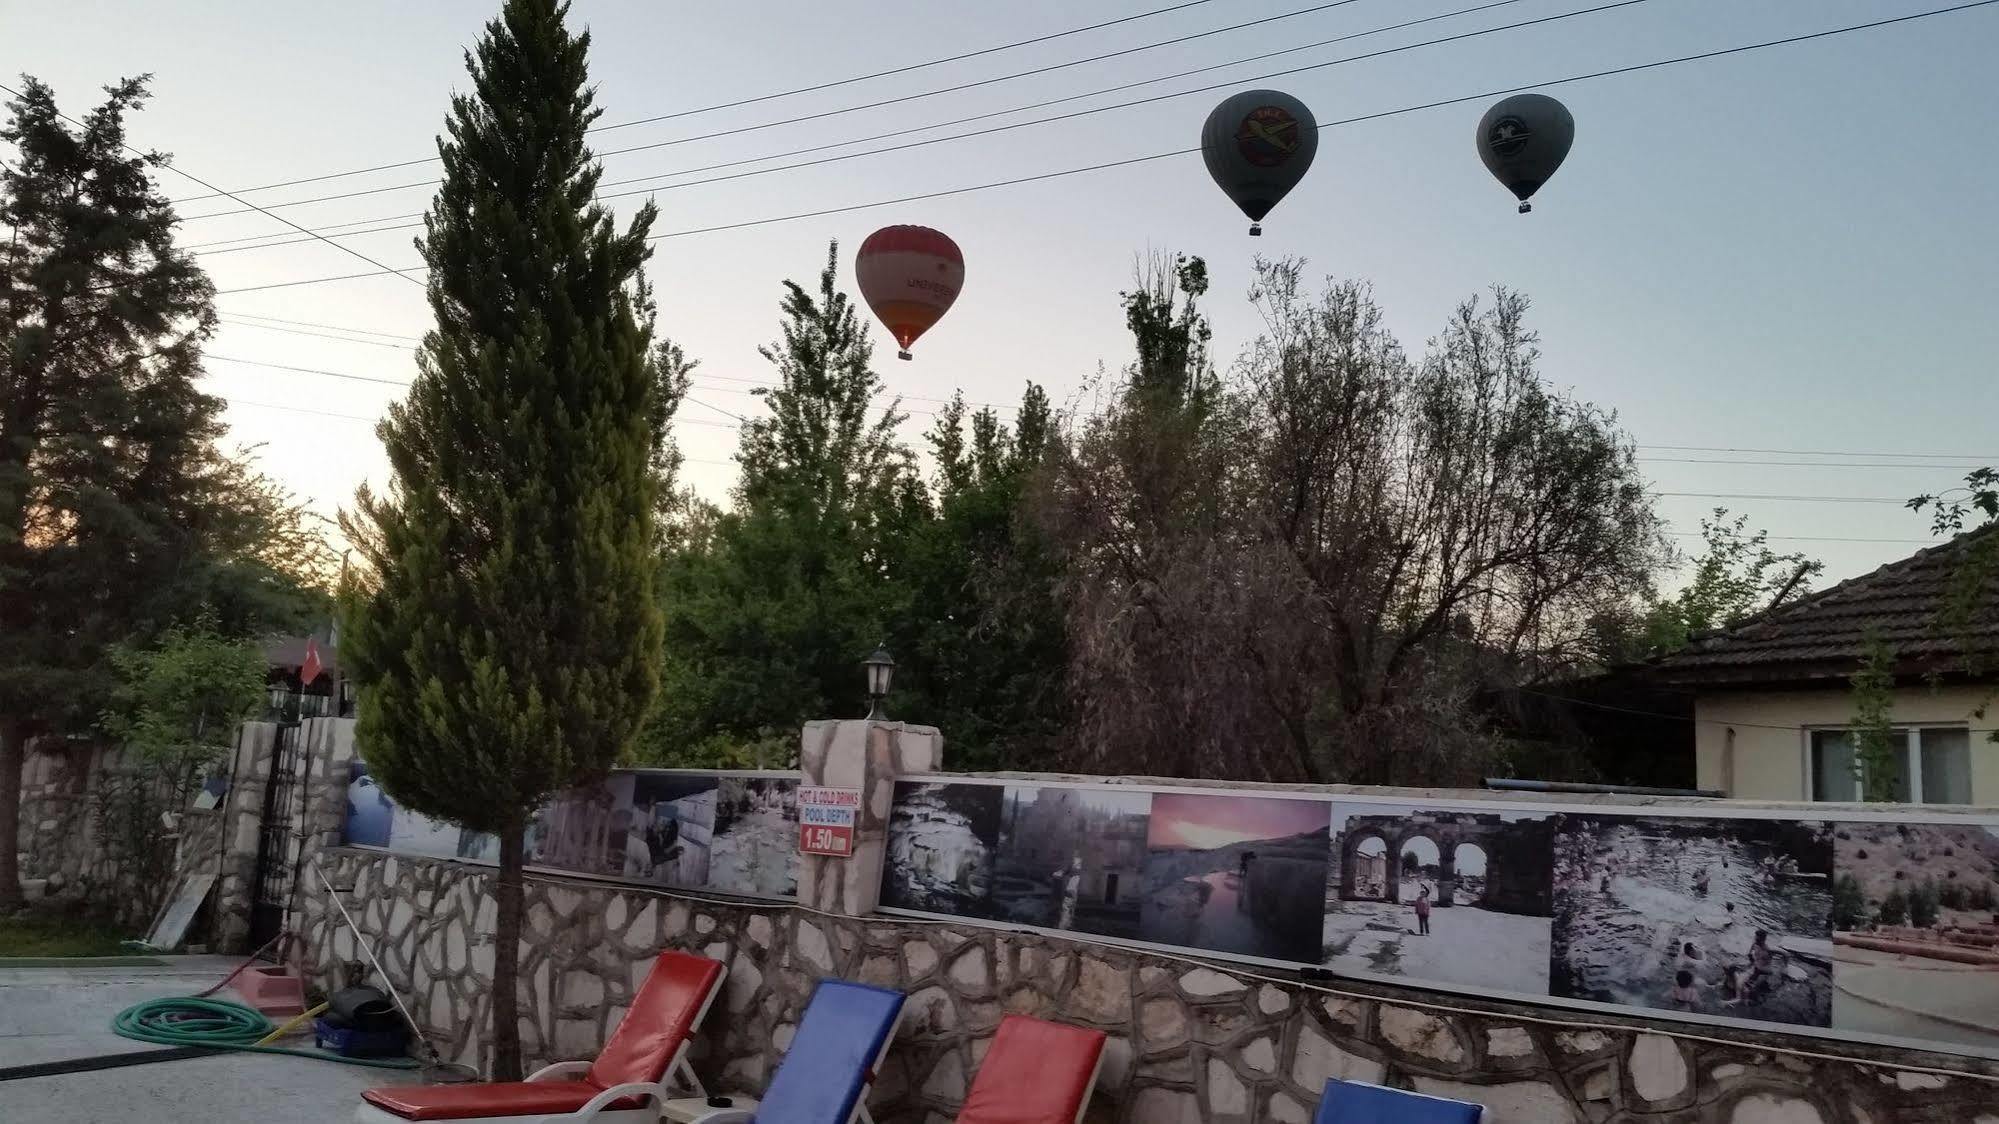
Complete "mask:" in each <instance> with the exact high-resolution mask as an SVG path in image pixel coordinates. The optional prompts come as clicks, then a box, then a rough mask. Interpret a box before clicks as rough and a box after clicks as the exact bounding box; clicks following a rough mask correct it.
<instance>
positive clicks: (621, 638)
mask: <svg viewBox="0 0 1999 1124" xmlns="http://www.w3.org/2000/svg"><path fill="white" fill-rule="evenodd" d="M567 12H568V5H567V4H557V3H551V2H549V0H508V2H507V3H506V5H505V6H504V8H503V9H502V11H501V14H500V16H499V17H498V18H497V19H495V20H493V21H491V22H489V23H488V24H487V25H486V29H485V35H484V37H483V38H482V39H481V40H480V42H479V45H478V47H477V48H476V50H475V51H474V52H472V53H471V54H470V55H468V58H467V68H468V69H469V70H470V72H471V75H472V82H473V92H472V93H470V94H463V95H459V96H456V97H454V98H453V99H452V112H451V115H450V118H449V121H448V123H447V127H448V129H449V132H450V136H449V138H448V139H445V140H441V141H440V142H439V145H438V152H439V156H440V157H441V159H442V161H443V164H444V182H443V184H442V186H441V187H440V189H439V191H438V194H437V198H436V199H435V201H434V202H433V203H432V204H431V209H430V213H429V215H428V216H427V218H426V221H425V226H426V235H425V237H424V238H423V239H422V240H421V241H420V247H421V249H422V251H423V255H424V260H425V261H426V263H427V264H428V265H429V266H430V276H429V300H430V305H431V309H432V311H433V313H434V314H435V316H436V319H437V325H436V327H435V328H434V329H433V330H432V331H431V332H429V333H428V334H427V335H426V336H425V338H424V344H423V348H422V351H421V352H420V353H419V356H418V368H419V370H418V375H417V378H416V381H415V382H414V384H413V385H412V386H411V389H410V393H409V397H408V398H407V399H406V400H405V401H404V402H402V403H400V404H398V405H395V406H392V407H391V408H390V410H389V415H388V417H387V418H386V419H385V420H384V421H383V422H382V424H381V426H380V428H379V430H378V432H379V433H380V435H381V438H382V442H383V444H384V446H385V447H386V449H387V451H388V455H389V462H390V465H391V468H392V470H393V477H392V483H391V485H390V490H389V493H388V494H387V495H386V496H376V495H372V494H369V493H368V492H367V491H365V490H364V491H363V492H362V493H361V495H360V496H359V498H358V506H359V513H360V514H359V518H357V519H354V520H350V523H351V524H352V525H353V526H354V527H355V529H356V534H355V536H354V537H355V538H356V540H357V542H358V544H359V546H360V549H361V550H362V552H363V555H364V557H365V559H366V561H367V563H368V573H367V574H366V576H365V578H364V579H362V580H360V581H358V582H357V583H356V586H355V587H354V588H352V589H350V590H349V593H348V597H347V599H346V603H345V613H346V629H345V632H344V634H343V636H342V650H341V657H342V660H343V663H344V664H345V665H346V666H347V668H348V669H349V671H350V673H351V674H352V675H353V677H354V679H355V681H356V682H357V683H358V684H359V685H360V687H361V688H362V689H361V692H360V714H359V725H358V728H357V740H358V744H359V746H360V749H361V752H362V754H363V755H364V756H365V758H366V759H367V761H368V767H369V770H370V772H371V773H373V774H374V775H375V776H376V777H378V778H379V779H380V781H381V784H382V787H383V788H384V789H386V790H387V791H388V792H389V793H390V794H392V795H393V796H394V797H395V799H396V800H397V802H398V803H400V804H403V805H404V806H407V807H409V808H411V809H413V810H415V811H417V812H420V813H423V814H425V815H429V816H433V817H436V818H439V819H442V820H446V821H448V822H451V823H454V824H458V825H460V826H461V827H465V828H468V829H471V830H474V831H481V832H492V833H494V834H497V835H498V836H499V839H500V863H499V876H498V879H497V882H496V885H495V897H496V899H497V905H498V909H497V929H496V933H495V946H494V957H493V971H494V981H495V987H494V993H493V995H494V999H493V1023H492V1042H493V1070H494V1072H495V1074H496V1075H497V1076H498V1077H499V1078H500V1079H502V1080H512V1079H517V1078H518V1076H519V1073H520V1037H519V1022H518V1018H517V999H518V996H517V986H516V985H517V978H516V977H517V968H518V956H519V949H520V924H521V877H522V875H521V870H522V860H523V835H524V832H525V830H526V828H527V826H528V822H529V818H530V816H531V815H532V813H533V811H534V809H535V808H536V807H537V806H538V805H539V804H540V803H541V802H542V801H543V800H545V799H546V798H547V797H548V796H550V795H551V794H553V793H555V792H557V791H559V790H561V789H564V788H567V787H570V786H572V785H575V784H578V783H581V782H583V781H586V780H588V779H589V778H591V777H594V776H597V775H601V774H602V772H603V771H604V770H605V769H607V768H608V767H610V766H611V765H612V764H613V763H614V762H615V761H616V760H617V758H618V757H619V756H620V755H621V754H622V753H623V752H624V751H625V750H626V748H627V746H628V745H629V743H630V742H631V740H632V738H633V736H634V734H635V733H636V728H637V726H638V723H639V721H640V719H641V718H642V717H643V716H644V714H645V713H646V708H647V706H648V705H649V703H650V702H651V700H652V697H653V693H654V691H655V689H656V686H657V683H656V679H655V672H654V664H655V661H656V659H657V654H658V652H659V643H660V624H659V615H658V610H657V608H656V607H655V603H654V577H655V567H656V560H655V555H654V546H655V544H654V541H653V527H652V522H653V501H654V486H653V485H654V478H653V456H654V451H655V445H654V441H653V434H652V430H651V422H652V420H653V418H654V411H655V409H656V393H655V391H656V387H655V382H654V380H655V377H656V373H657V372H656V369H655V364H654V363H653V362H652V360H651V358H650V357H649V355H648V352H649V350H650V348H651V340H650V338H649V336H648V332H647V327H646V323H645V321H646V310H645V308H644V307H643V301H644V297H643V292H642V289H641V287H640V273H639V271H640V268H641V266H642V264H643V262H644V260H645V257H646V253H647V250H646V243H645V237H646V232H647V230H648V228H649V227H650V225H651V223H652V220H653V216H654V212H653V210H652V208H651V206H650V205H648V206H646V207H643V208H641V209H640V210H639V211H638V213H637V214H636V215H635V216H634V218H633V220H632V222H631V224H630V226H629V227H628V228H627V229H626V230H625V231H623V232H622V233H621V232H619V231H618V230H617V229H616V225H615V223H614V220H613V218H612V216H611V215H610V213H609V212H608V211H606V210H605V209H604V208H603V207H602V206H600V205H598V204H597V203H595V202H593V201H592V200H593V196H594V195H595V191H596V187H597V182H598V179H599V176H600V174H601V173H600V168H599V166H598V165H597V164H596V163H595V162H594V161H593V160H592V159H591V156H590V152H589V150H588V149H587V148H586V147H585V132H586V130H587V129H588V128H589V126H590V123H591V122H592V121H594V120H595V119H596V118H597V116H598V113H599V110H597V109H596V108H595V106H594V104H593V101H594V97H593V94H592V92H591V89H590V87H589V85H588V75H587V64H586V55H587V53H588V48H589V42H590V38H589V35H588V34H587V33H582V34H572V33H571V32H570V31H569V30H568V29H567V28H566V27H565V26H564V17H565V16H566V15H567Z"/></svg>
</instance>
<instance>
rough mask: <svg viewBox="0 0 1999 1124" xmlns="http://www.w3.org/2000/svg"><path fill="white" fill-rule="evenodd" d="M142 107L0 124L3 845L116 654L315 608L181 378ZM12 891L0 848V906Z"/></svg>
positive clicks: (171, 260) (112, 672)
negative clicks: (175, 632)
mask: <svg viewBox="0 0 1999 1124" xmlns="http://www.w3.org/2000/svg"><path fill="white" fill-rule="evenodd" d="M145 100H146V83H145V80H144V79H128V80H126V81H123V82H120V83H118V84H116V85H114V86H112V87H110V89H109V97H108V99H107V100H106V101H105V102H104V104H103V105H101V106H99V107H98V108H97V109H95V110H93V111H91V112H90V113H89V114H88V115H87V116H86V117H84V118H83V120H82V121H81V122H80V123H77V124H75V125H74V126H72V124H71V123H70V122H69V121H68V120H66V119H65V118H64V116H63V115H62V113H61V111H60V110H59V109H58V108H57V106H56V101H55V97H54V95H53V93H51V91H50V90H49V88H48V87H47V86H45V85H43V84H42V83H41V82H38V81H36V80H35V79H33V78H28V79H25V81H24V88H23V90H22V93H21V95H20V97H19V98H17V99H16V100H15V101H13V102H11V103H10V104H9V105H8V110H9V115H10V116H9V120H8V121H7V123H6V125H5V127H4V128H0V140H4V141H6V142H7V143H8V144H9V145H11V146H12V147H13V149H14V150H15V155H14V158H13V161H12V166H11V167H9V168H7V169H4V170H0V225H4V226H5V227H7V228H8V230H9V233H8V235H7V243H6V250H5V254H4V257H0V839H12V838H13V837H14V832H15V827H16V817H17V816H18V812H19V807H18V794H19V769H20V760H21V754H22V750H23V746H24V744H25V741H26V739H27V738H29V737H31V736H33V735H35V734H39V733H56V734H81V733H85V732H87V731H88V730H89V729H90V728H91V726H92V725H93V724H94V723H95V722H96V720H97V719H98V717H99V712H100V710H101V709H102V707H103V705H104V701H105V700H106V699H107V698H108V697H110V695H111V693H112V691H113V690H114V688H115V687H116V686H117V684H118V682H119V677H120V674H121V668H120V667H119V666H118V664H117V663H115V662H114V661H113V659H112V657H111V653H112V652H113V651H115V650H117V648H118V646H119V645H121V644H122V645H128V646H129V645H136V646H140V647H144V646H146V645H148V644H149V643H150V640H151V638H152V637H153V636H155V635H156V634H157V633H158V632H159V631H160V630H161V629H163V628H165V627H166V626H168V625H169V624H171V623H172V622H174V621H177V620H186V619H190V618H192V617H193V616H194V615H195V614H197V613H199V612H202V611H207V612H210V613H212V614H213V617H212V619H213V621H214V625H215V628H216V629H218V630H219V631H220V632H221V633H222V634H223V635H225V636H245V635H254V634H256V633H258V632H262V631H265V630H269V629H274V628H286V627H295V626H296V625H297V624H298V623H300V619H301V618H302V617H305V616H308V615H310V614H312V613H314V612H316V611H317V610H318V609H320V608H321V607H323V595H322V596H321V597H320V598H318V599H316V598H315V597H314V596H313V595H312V594H311V593H310V591H308V590H305V589H303V588H302V586H304V585H305V584H306V580H307V579H305V578H304V577H303V571H304V567H303V566H301V565H299V564H298V555H299V554H300V552H302V551H307V550H309V545H308V544H306V543H305V542H303V541H300V540H297V539H293V538H289V537H288V536H289V534H290V532H291V531H293V530H297V529H301V528H303V527H304V526H305V524H304V523H303V522H302V521H301V519H300V511H299V509H298V507H297V505H296V504H295V503H291V502H290V500H289V497H288V496H286V495H285V494H284V493H283V492H282V490H281V489H277V488H275V486H273V485H271V483H270V482H269V481H268V480H267V479H264V478H263V477H261V476H259V475H258V474H256V473H255V472H254V470H252V469H250V468H249V466H248V461H247V458H246V456H245V455H243V454H236V455H230V454H226V453H224V452H222V451H221V450H220V449H219V448H218V446H217V441H218V440H219V439H220V437H221V436H222V434H223V431H224V427H223V423H222V420H221V411H222V406H223V403H222V400H221V399H219V398H215V397H213V396H211V395H207V394H203V393H201V391H200V390H199V389H198V388H197V386H196V380H197V378H198V377H199V376H200V374H201V347H202V344H203V342H204V341H205V340H206V339H207V338H208V336H209V334H210V333H211V332H212V331H213V329H214V323H215V314H214V309H213V307H212V300H213V288H212V287H211V286H210V284H209V281H208V278H207V277H206V276H205V275H204V274H203V273H202V271H201V269H200V267H199V265H198V264H197V263H196V262H195V260H194V259H193V257H192V256H190V255H189V254H188V253H187V252H186V251H184V250H182V249H180V248H179V247H177V246H176V245H175V242H174V234H175V223H176V221H177V220H176V217H175V215H174V211H173V208H172V206H171V205H170V204H169V203H168V202H167V200H166V197H165V196H164V195H163V194H161V192H160V191H159V189H158V187H157V186H156V185H155V183H154V176H155V175H156V173H157V172H158V170H159V169H160V168H161V167H162V166H164V164H165V162H166V158H165V157H164V156H161V155H158V154H147V155H137V154H134V153H133V152H132V151H131V150H129V149H127V148H126V145H125V137H126V134H125V119H126V116H127V115H128V114H130V113H132V112H134V111H136V110H138V109H139V108H140V107H141V106H142V105H143V104H144V102H145ZM322 546H323V544H322ZM18 894H19V888H18V883H17V879H16V872H15V852H14V849H13V848H12V847H11V846H0V904H4V903H8V902H11V901H13V900H15V899H16V898H17V896H18Z"/></svg>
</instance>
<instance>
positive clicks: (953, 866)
mask: <svg viewBox="0 0 1999 1124" xmlns="http://www.w3.org/2000/svg"><path fill="white" fill-rule="evenodd" d="M1004 797H1005V790H1004V789H1003V788H1002V787H1001V786H999V785H995V784H949V783H941V782H922V781H897V782H896V785H895V798H894V799H895V803H894V805H893V808H892V810H891V811H890V813H889V819H888V854H887V856H886V858H885V860H884V862H883V866H882V887H881V904H883V905H885V906H887V907H889V908H891V909H915V910H922V911H923V912H925V913H945V914H950V915H951V916H954V917H972V918H980V919H990V918H991V917H992V916H993V873H994V866H995V860H996V858H997V856H998V851H999V837H1000V814H1001V806H1002V804H1003V803H1004Z"/></svg>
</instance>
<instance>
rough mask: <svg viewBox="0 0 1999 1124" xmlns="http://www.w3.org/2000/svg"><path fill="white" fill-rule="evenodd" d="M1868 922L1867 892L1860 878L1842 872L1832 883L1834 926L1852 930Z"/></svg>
mask: <svg viewBox="0 0 1999 1124" xmlns="http://www.w3.org/2000/svg"><path fill="white" fill-rule="evenodd" d="M1866 924H1867V894H1866V893H1865V892H1864V891H1862V890H1861V888H1860V880H1859V879H1858V878H1855V877H1854V876H1853V875H1851V874H1842V875H1840V876H1839V877H1838V878H1835V879H1833V883H1832V927H1833V928H1835V929H1841V930H1845V931H1848V932H1851V931H1852V930H1854V929H1858V928H1860V927H1862V926H1864V925H1866Z"/></svg>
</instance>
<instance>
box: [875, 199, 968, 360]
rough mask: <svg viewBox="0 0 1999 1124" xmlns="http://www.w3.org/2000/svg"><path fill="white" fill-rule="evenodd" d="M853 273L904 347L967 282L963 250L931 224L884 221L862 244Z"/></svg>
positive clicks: (901, 353) (904, 350)
mask: <svg viewBox="0 0 1999 1124" xmlns="http://www.w3.org/2000/svg"><path fill="white" fill-rule="evenodd" d="M854 276H855V278H856V279H857V280H859V281H860V284H861V296H862V297H864V298H866V299H867V302H868V307H869V308H871V309H873V310H874V313H875V318H876V319H877V320H880V321H881V322H882V324H883V326H885V327H887V328H888V332H889V334H890V335H892V336H894V337H895V342H896V343H898V344H900V345H901V346H902V350H900V351H898V352H896V358H898V359H907V358H909V346H910V345H911V344H913V343H915V342H916V338H917V337H918V336H920V335H922V334H923V333H925V332H927V331H929V330H930V326H931V325H932V324H935V323H937V321H938V320H940V319H942V318H943V316H944V314H945V313H946V312H948V311H950V309H951V302H953V301H955V300H957V299H958V290H959V289H960V288H962V287H963V286H964V284H965V255H963V254H961V253H959V252H958V244H957V243H956V242H953V241H951V239H950V238H949V237H948V236H947V235H945V234H943V233H942V232H940V231H935V230H932V229H930V228H929V227H927V226H885V227H882V228H881V229H880V230H877V231H875V232H874V233H873V234H870V235H868V240H867V241H865V242H863V243H861V252H860V253H858V254H856V255H854Z"/></svg>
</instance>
